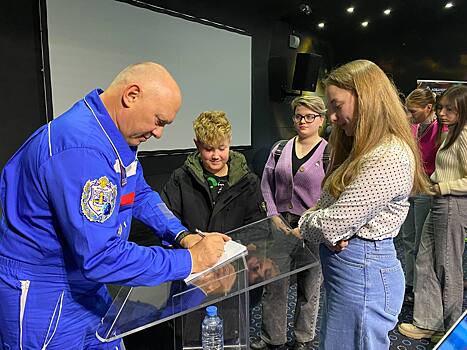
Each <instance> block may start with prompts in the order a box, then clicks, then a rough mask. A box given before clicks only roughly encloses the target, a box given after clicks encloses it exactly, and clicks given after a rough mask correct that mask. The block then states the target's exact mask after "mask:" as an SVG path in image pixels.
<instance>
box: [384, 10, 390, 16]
mask: <svg viewBox="0 0 467 350" xmlns="http://www.w3.org/2000/svg"><path fill="white" fill-rule="evenodd" d="M383 13H384V14H385V15H386V16H389V15H390V14H391V9H386V10H384V11H383Z"/></svg>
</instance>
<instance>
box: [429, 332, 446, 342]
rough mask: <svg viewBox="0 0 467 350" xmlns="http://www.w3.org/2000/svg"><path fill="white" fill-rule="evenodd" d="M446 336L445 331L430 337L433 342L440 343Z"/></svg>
mask: <svg viewBox="0 0 467 350" xmlns="http://www.w3.org/2000/svg"><path fill="white" fill-rule="evenodd" d="M443 337H444V332H436V333H435V334H433V335H432V336H431V338H430V341H431V342H432V343H435V344H436V343H438V342H439V341H440V340H441V339H442V338H443Z"/></svg>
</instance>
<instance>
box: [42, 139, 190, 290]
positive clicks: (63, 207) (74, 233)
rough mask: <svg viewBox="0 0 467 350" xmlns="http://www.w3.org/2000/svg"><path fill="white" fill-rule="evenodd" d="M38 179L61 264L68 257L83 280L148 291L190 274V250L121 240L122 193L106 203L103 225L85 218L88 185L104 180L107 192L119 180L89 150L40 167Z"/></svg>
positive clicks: (62, 154) (63, 154)
mask: <svg viewBox="0 0 467 350" xmlns="http://www.w3.org/2000/svg"><path fill="white" fill-rule="evenodd" d="M40 174H41V175H40V176H41V177H42V181H43V182H44V183H45V184H46V189H47V193H48V198H49V201H50V207H51V208H52V212H53V215H54V218H53V220H54V222H55V225H56V227H57V228H56V232H57V240H59V241H60V242H61V244H62V247H63V254H64V258H65V259H66V258H69V257H68V256H66V255H71V257H72V258H73V259H74V261H75V262H76V264H77V265H78V267H79V268H80V269H81V271H82V273H83V275H84V276H85V277H86V278H87V279H89V280H92V281H95V282H101V283H115V284H119V285H126V286H138V285H145V286H151V285H157V284H160V283H163V282H166V281H169V280H179V279H183V278H185V277H186V276H188V275H189V274H190V272H191V255H190V252H189V251H188V250H186V249H173V250H165V249H163V248H161V247H142V246H138V245H136V244H134V243H132V242H128V241H127V240H126V239H124V238H123V237H121V235H120V232H119V227H121V226H120V225H121V222H119V215H118V214H119V211H120V193H117V196H116V198H114V199H112V200H109V204H110V206H109V207H108V208H107V213H108V214H109V216H108V217H107V218H106V219H105V220H100V221H99V220H98V221H91V220H90V219H89V218H88V216H89V215H88V216H87V215H85V214H84V212H83V205H82V204H81V201H82V196H83V195H84V194H86V193H87V192H86V189H85V186H86V184H87V183H88V181H93V180H97V179H101V178H103V177H106V178H107V179H108V181H109V186H110V185H115V186H116V187H117V189H118V184H119V181H120V178H119V176H118V175H119V174H117V173H115V171H114V169H113V167H112V165H111V164H110V162H109V161H108V160H107V158H106V157H105V156H104V154H102V153H100V152H99V151H97V150H95V149H90V148H74V149H68V150H65V151H62V152H60V153H58V154H56V155H54V156H53V157H52V158H50V159H49V161H48V162H46V163H45V164H44V165H43V166H42V167H41V172H40ZM110 213H111V214H110Z"/></svg>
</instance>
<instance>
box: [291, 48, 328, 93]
mask: <svg viewBox="0 0 467 350" xmlns="http://www.w3.org/2000/svg"><path fill="white" fill-rule="evenodd" d="M322 62H323V57H322V56H321V55H317V54H314V53H297V57H296V58H295V71H294V74H293V82H292V90H300V91H315V90H316V83H317V82H318V74H319V69H320V67H321V63H322Z"/></svg>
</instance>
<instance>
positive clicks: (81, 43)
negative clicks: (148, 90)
mask: <svg viewBox="0 0 467 350" xmlns="http://www.w3.org/2000/svg"><path fill="white" fill-rule="evenodd" d="M47 25H48V44H49V59H50V78H51V87H52V104H53V111H54V117H56V116H59V115H60V114H61V113H63V112H64V111H66V110H67V109H68V108H70V107H71V105H72V104H73V103H74V102H76V101H77V100H79V99H81V98H83V96H84V95H85V94H87V93H88V92H89V91H91V90H92V89H94V88H96V87H100V88H102V89H105V88H106V87H107V86H108V84H109V83H110V82H111V81H112V80H113V78H114V77H115V75H116V74H117V73H118V72H119V71H121V70H122V69H123V68H125V67H126V66H128V65H130V64H132V63H137V62H142V61H155V62H158V63H161V64H162V65H164V66H165V67H166V68H167V69H168V70H169V71H170V72H171V73H172V75H173V76H174V78H175V80H176V81H177V82H178V84H179V85H180V88H181V90H182V95H183V104H182V107H181V109H180V111H179V113H178V115H177V118H176V119H175V122H174V123H173V124H172V125H170V126H168V127H167V128H166V130H164V135H163V137H162V138H161V139H160V140H156V139H155V138H151V139H150V140H148V141H147V142H145V143H142V144H141V145H140V147H139V150H142V151H155V150H174V149H187V148H192V147H194V145H193V136H194V134H193V127H192V122H193V120H194V118H196V116H198V114H199V113H201V112H202V111H206V110H223V111H225V112H226V113H227V116H228V117H229V119H230V121H231V123H232V134H233V140H232V145H234V146H247V145H251V131H250V125H251V37H250V36H247V35H243V34H238V33H235V32H231V31H228V30H224V29H219V28H216V27H213V26H210V25H205V24H201V23H197V22H193V21H189V20H186V19H182V18H179V17H174V16H169V15H166V14H162V13H158V12H154V11H151V10H149V9H145V8H140V7H136V6H133V5H129V4H126V3H121V2H117V1H113V0H98V1H96V0H79V1H76V0H47Z"/></svg>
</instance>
